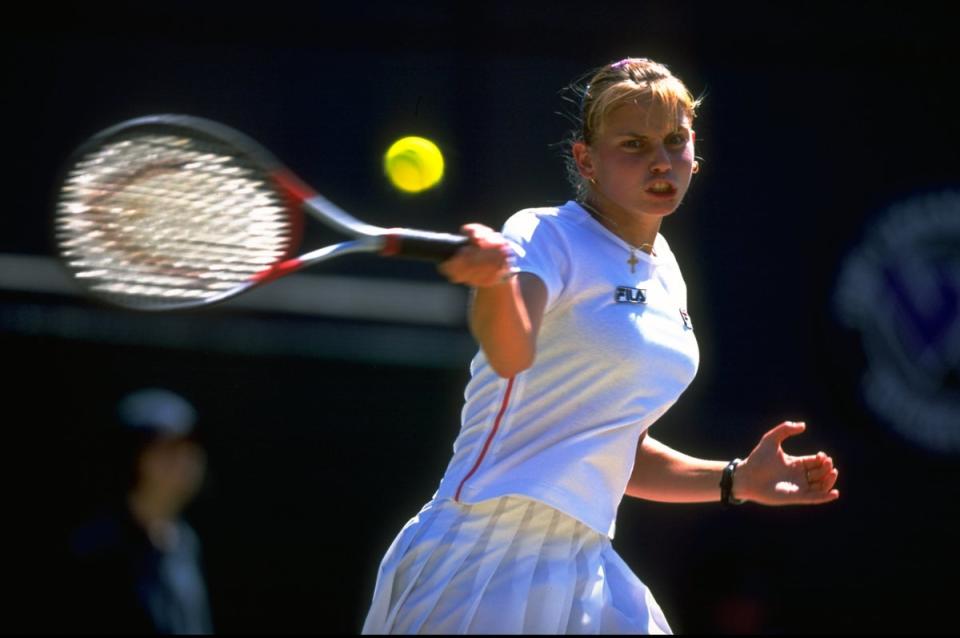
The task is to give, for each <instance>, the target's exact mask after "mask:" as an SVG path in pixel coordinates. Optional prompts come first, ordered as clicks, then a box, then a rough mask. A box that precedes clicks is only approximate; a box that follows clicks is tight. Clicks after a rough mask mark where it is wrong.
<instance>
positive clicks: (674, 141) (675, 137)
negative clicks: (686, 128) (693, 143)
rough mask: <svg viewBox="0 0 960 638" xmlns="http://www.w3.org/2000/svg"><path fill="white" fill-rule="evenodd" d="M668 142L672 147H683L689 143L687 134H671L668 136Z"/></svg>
mask: <svg viewBox="0 0 960 638" xmlns="http://www.w3.org/2000/svg"><path fill="white" fill-rule="evenodd" d="M666 142H667V144H668V145H670V146H683V145H685V144H686V143H687V136H686V134H685V133H680V132H677V133H671V134H670V135H668V136H667V139H666Z"/></svg>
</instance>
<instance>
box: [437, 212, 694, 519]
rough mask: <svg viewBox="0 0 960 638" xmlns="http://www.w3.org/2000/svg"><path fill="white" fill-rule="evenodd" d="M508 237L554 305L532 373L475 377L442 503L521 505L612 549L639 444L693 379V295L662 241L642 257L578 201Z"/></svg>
mask: <svg viewBox="0 0 960 638" xmlns="http://www.w3.org/2000/svg"><path fill="white" fill-rule="evenodd" d="M503 235H504V237H505V238H506V239H507V240H509V241H510V243H511V246H512V248H513V250H514V253H515V268H514V270H516V271H518V272H528V273H532V274H534V275H536V276H537V277H539V278H540V279H541V280H542V281H543V283H544V285H545V286H546V290H547V304H546V309H545V312H544V317H543V322H542V324H541V327H540V333H539V336H538V338H537V349H536V360H535V361H534V364H533V366H531V367H530V368H528V369H527V370H524V371H523V372H521V373H520V374H518V375H516V376H515V377H514V378H512V379H504V378H502V377H500V376H498V375H497V374H496V373H495V372H494V371H493V369H492V368H491V367H490V365H489V364H488V363H487V360H486V357H485V356H484V354H483V351H482V350H481V351H480V352H479V353H478V354H477V355H476V357H474V359H473V361H472V363H471V365H470V370H471V375H472V376H471V379H470V382H469V383H468V384H467V387H466V391H465V398H466V404H465V405H464V408H463V413H462V424H461V429H460V433H459V435H458V437H457V439H456V441H455V442H454V446H453V458H452V460H451V461H450V464H449V466H448V467H447V471H446V473H445V475H444V477H443V480H442V481H441V483H440V488H439V489H438V491H437V494H436V496H437V497H439V498H444V497H448V498H453V499H456V500H460V501H463V502H467V503H476V502H479V501H482V500H485V499H488V498H492V497H496V496H504V495H508V494H517V495H523V496H527V497H529V498H533V499H536V500H539V501H542V502H544V503H546V504H547V505H550V506H552V507H555V508H557V509H559V510H561V511H563V512H565V513H567V514H569V515H571V516H573V517H575V518H577V519H579V520H581V521H583V522H584V523H586V524H587V525H589V526H590V527H592V528H593V529H595V530H597V531H598V532H600V533H601V534H607V535H608V536H610V537H611V538H612V537H613V534H614V529H615V519H616V513H617V508H618V507H619V504H620V501H621V499H622V498H623V494H624V491H625V490H626V487H627V482H628V480H629V478H630V474H631V472H632V471H633V463H634V457H635V454H636V447H637V442H638V440H639V438H640V434H641V433H642V432H643V431H644V430H646V429H647V428H648V427H649V426H650V425H651V424H652V423H653V422H654V421H656V420H657V419H658V418H659V417H660V416H661V415H662V414H663V413H664V412H666V411H667V409H668V408H669V407H670V406H671V405H673V403H674V402H675V401H676V400H677V398H678V397H679V396H680V394H681V393H682V392H683V391H684V390H685V389H686V388H687V386H688V385H689V384H690V382H691V381H692V380H693V377H694V376H695V375H696V371H697V366H698V364H699V350H698V348H697V342H696V338H695V337H694V334H693V326H692V323H691V320H690V318H689V315H688V314H687V311H686V298H687V291H686V285H685V284H684V281H683V277H682V276H681V274H680V268H679V266H678V265H677V261H676V259H675V258H674V256H673V253H672V252H671V251H670V247H669V246H668V245H667V242H666V240H665V239H664V238H663V237H662V236H661V235H657V238H656V240H655V242H654V253H655V254H656V256H653V255H648V254H647V253H645V252H642V251H636V252H635V255H636V258H637V260H638V261H637V263H636V264H634V266H633V269H634V272H631V268H632V266H631V265H630V264H629V263H628V262H627V260H628V258H629V257H630V248H629V246H628V245H627V244H626V243H625V242H624V241H623V240H622V239H620V238H619V237H618V236H616V235H615V234H613V233H611V232H610V231H608V230H607V229H606V228H604V227H603V226H602V225H601V224H600V223H599V222H597V221H596V220H595V219H594V218H593V217H591V216H590V215H589V214H588V213H587V212H586V211H585V210H584V209H583V208H582V207H581V206H580V205H579V204H577V203H576V202H572V201H571V202H567V203H566V204H565V205H563V206H561V207H551V208H534V209H527V210H522V211H520V212H518V213H516V214H515V215H513V216H512V217H511V218H510V219H508V220H507V222H506V224H505V225H504V228H503Z"/></svg>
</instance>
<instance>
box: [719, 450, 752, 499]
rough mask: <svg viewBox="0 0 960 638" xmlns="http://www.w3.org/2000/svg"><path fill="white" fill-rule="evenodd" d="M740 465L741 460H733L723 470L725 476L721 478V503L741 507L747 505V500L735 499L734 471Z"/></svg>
mask: <svg viewBox="0 0 960 638" xmlns="http://www.w3.org/2000/svg"><path fill="white" fill-rule="evenodd" d="M739 464H740V459H733V460H732V461H730V462H729V463H727V467H725V468H723V474H722V475H721V476H720V502H721V503H723V504H724V505H740V504H742V503H746V501H745V500H742V499H739V498H733V471H734V470H736V469H737V465H739Z"/></svg>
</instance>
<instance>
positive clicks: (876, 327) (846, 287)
mask: <svg viewBox="0 0 960 638" xmlns="http://www.w3.org/2000/svg"><path fill="white" fill-rule="evenodd" d="M834 305H835V309H836V312H837V315H838V316H839V318H840V320H841V321H842V322H843V323H844V324H845V325H846V326H848V327H849V328H852V329H854V330H856V331H857V332H858V333H859V334H860V337H861V340H862V344H863V350H864V353H865V355H866V369H865V370H864V373H863V379H862V386H861V388H862V393H863V400H864V402H865V403H866V405H867V406H868V407H869V409H870V410H871V411H872V412H873V413H874V414H875V415H876V416H877V417H879V419H880V420H882V421H883V422H885V423H887V424H889V425H890V426H892V427H893V428H894V429H896V430H897V431H898V432H900V434H902V435H903V436H904V437H906V438H907V439H909V440H911V441H913V442H915V443H917V444H919V445H922V446H924V447H926V448H930V449H934V450H937V451H940V452H954V453H956V452H960V192H954V191H946V192H941V193H931V194H926V195H921V196H917V197H914V198H911V199H908V200H905V201H902V202H898V203H896V204H894V205H892V206H890V207H889V208H888V209H887V210H886V211H885V212H883V213H882V214H881V215H880V216H879V217H878V218H877V219H876V220H875V221H874V222H873V223H872V224H871V225H870V226H869V227H868V228H867V229H866V232H865V234H864V239H863V241H862V243H861V244H860V245H859V246H857V247H856V248H855V249H854V250H853V251H852V252H851V253H850V254H849V255H848V256H847V258H846V260H845V262H844V264H843V266H842V267H841V269H840V276H839V278H838V280H837V286H836V289H835V292H834Z"/></svg>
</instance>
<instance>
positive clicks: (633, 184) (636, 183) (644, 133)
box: [574, 102, 694, 217]
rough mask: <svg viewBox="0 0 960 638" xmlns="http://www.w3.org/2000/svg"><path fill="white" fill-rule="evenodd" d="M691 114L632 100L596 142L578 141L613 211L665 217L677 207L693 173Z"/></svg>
mask: <svg viewBox="0 0 960 638" xmlns="http://www.w3.org/2000/svg"><path fill="white" fill-rule="evenodd" d="M690 126H691V122H690V117H689V116H688V115H686V114H684V115H683V116H682V117H681V118H680V120H679V126H678V121H677V116H676V114H675V113H670V112H667V110H666V109H664V108H656V107H647V106H641V105H638V104H636V103H633V102H630V103H627V104H624V105H623V106H620V107H618V108H616V109H614V110H613V111H612V112H611V113H610V114H609V115H608V116H607V119H606V121H605V122H604V124H603V126H602V128H601V130H600V131H599V132H598V133H597V134H595V136H594V139H593V141H592V143H591V144H590V145H589V146H587V145H586V144H584V143H582V142H578V143H577V144H575V145H574V156H575V157H576V159H577V165H578V167H579V169H580V174H581V175H583V176H584V177H586V178H588V179H589V178H593V180H594V181H595V183H591V191H592V197H594V198H595V199H596V202H597V203H598V204H600V205H601V206H602V207H604V208H606V209H607V210H610V211H611V212H614V211H616V212H619V213H621V214H627V215H631V216H634V215H652V216H657V217H663V216H666V215H669V214H670V213H672V212H673V211H675V210H676V209H677V207H678V206H679V205H680V202H681V201H682V200H683V196H684V195H685V194H686V192H687V188H688V187H689V186H690V177H691V175H692V173H693V161H694V152H693V130H692V129H691V128H690Z"/></svg>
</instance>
